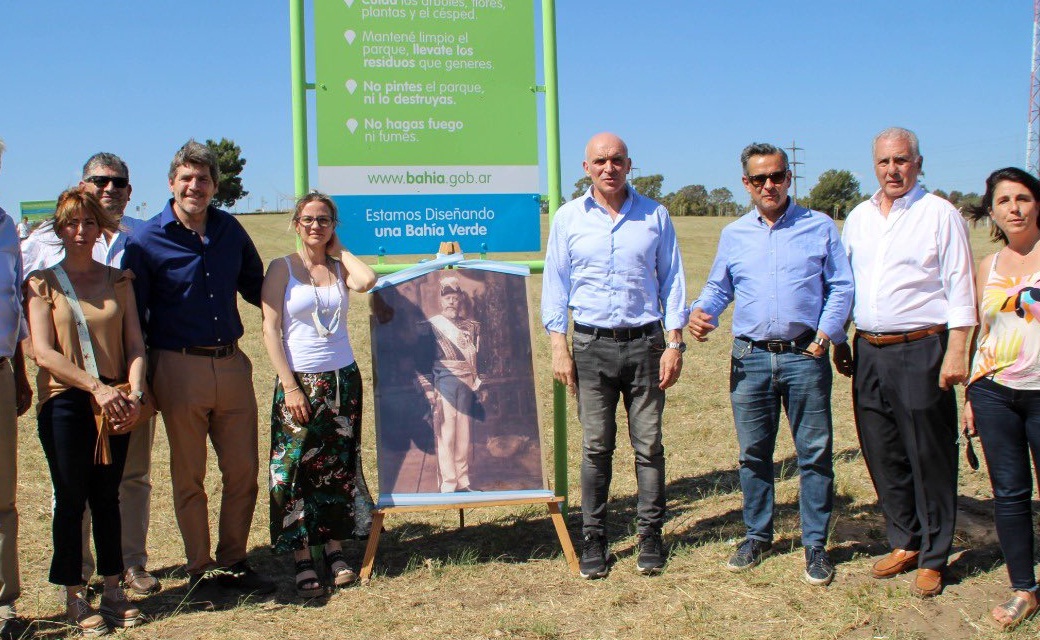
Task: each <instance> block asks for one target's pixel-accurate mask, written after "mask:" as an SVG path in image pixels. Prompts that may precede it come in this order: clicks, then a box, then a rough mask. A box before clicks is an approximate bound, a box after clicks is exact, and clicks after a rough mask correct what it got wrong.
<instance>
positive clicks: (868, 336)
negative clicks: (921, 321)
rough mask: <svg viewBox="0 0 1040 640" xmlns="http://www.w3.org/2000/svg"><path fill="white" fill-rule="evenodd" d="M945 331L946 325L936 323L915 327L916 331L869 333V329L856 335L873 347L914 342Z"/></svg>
mask: <svg viewBox="0 0 1040 640" xmlns="http://www.w3.org/2000/svg"><path fill="white" fill-rule="evenodd" d="M944 331H946V325H944V324H937V325H933V326H931V327H925V328H924V329H917V330H916V331H906V332H903V333H870V332H869V331H857V332H856V337H858V338H863V339H864V340H866V341H867V342H869V343H870V344H872V345H874V346H875V347H887V346H890V345H893V344H905V343H907V342H914V341H916V340H921V339H922V338H927V337H928V336H934V335H936V334H939V333H942V332H944Z"/></svg>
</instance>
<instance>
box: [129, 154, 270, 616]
mask: <svg viewBox="0 0 1040 640" xmlns="http://www.w3.org/2000/svg"><path fill="white" fill-rule="evenodd" d="M219 179H220V175H219V170H218V168H217V158H216V155H215V154H214V153H213V151H211V150H210V149H209V148H208V147H207V146H205V145H202V144H199V143H198V142H195V141H194V140H189V141H188V142H187V144H185V145H184V146H183V147H181V149H180V151H178V152H177V154H176V155H175V156H174V158H173V162H171V163H170V173H169V180H170V192H171V193H173V198H172V199H170V201H169V203H168V204H167V205H166V208H165V209H163V211H162V213H160V214H159V215H158V216H156V217H154V218H152V219H151V220H149V221H148V222H147V223H145V224H144V225H142V226H140V227H138V228H137V229H136V230H135V231H134V234H133V236H132V237H131V238H130V240H129V241H128V242H127V246H126V259H125V260H126V261H125V265H126V267H127V268H129V269H130V270H132V271H133V272H134V274H135V275H136V278H135V280H134V293H135V294H136V296H137V304H138V308H139V310H140V315H141V325H142V327H143V328H144V330H145V342H146V343H147V345H148V348H149V361H150V362H149V369H150V371H151V372H152V382H151V384H152V389H153V391H154V393H155V398H156V403H157V405H158V407H159V409H160V410H161V411H162V414H163V422H164V423H165V424H166V434H167V437H168V439H169V441H170V474H171V478H172V480H173V501H174V509H175V511H176V514H177V524H178V525H179V526H180V529H181V536H182V537H183V538H184V549H185V553H186V555H187V557H188V566H187V570H188V574H189V575H190V576H191V586H192V588H193V590H199V589H202V588H208V587H210V586H212V585H213V583H212V582H211V581H208V580H205V579H204V574H205V573H206V571H208V570H210V569H213V568H216V567H220V568H222V569H225V571H223V572H221V575H220V576H219V578H218V580H217V583H218V584H219V585H220V586H222V587H226V588H232V589H237V590H240V591H244V592H246V593H269V592H271V591H273V590H274V588H275V586H274V583H273V582H271V581H270V580H268V579H267V578H264V577H262V576H260V575H258V574H256V573H255V572H254V571H253V570H252V569H251V568H250V567H249V565H248V564H247V563H246V552H247V545H248V542H249V527H250V524H251V523H252V520H253V510H254V508H255V507H256V497H257V490H258V489H257V473H258V470H259V459H258V457H257V410H256V396H255V395H254V393H253V367H252V363H250V361H249V358H248V357H246V355H245V354H244V353H242V352H241V351H239V350H238V346H237V341H238V339H239V338H241V337H242V332H243V328H242V319H241V318H240V317H239V315H238V294H239V293H241V294H242V297H243V298H245V299H246V302H249V303H251V304H254V305H257V306H259V305H260V287H261V285H262V284H263V263H262V262H261V261H260V255H259V254H258V253H257V251H256V247H255V246H254V245H253V242H252V240H250V239H249V236H248V235H247V234H246V231H245V229H243V228H242V225H241V224H239V222H238V221H237V220H235V219H234V218H233V217H231V215H230V214H228V213H226V212H224V211H221V210H220V209H217V208H216V207H214V206H211V205H210V202H211V201H212V199H213V196H214V195H215V194H216V192H217V184H218V183H219ZM207 436H208V437H209V439H210V440H211V441H212V442H213V448H214V450H215V451H216V453H217V464H218V465H219V466H220V472H221V481H222V489H221V502H220V523H219V529H218V531H219V539H218V542H217V549H216V560H215V561H214V557H213V556H212V555H210V537H209V512H208V508H207V496H206V490H205V486H204V480H205V476H206V438H207ZM193 595H196V596H197V595H199V594H198V593H197V591H196V592H195V593H193Z"/></svg>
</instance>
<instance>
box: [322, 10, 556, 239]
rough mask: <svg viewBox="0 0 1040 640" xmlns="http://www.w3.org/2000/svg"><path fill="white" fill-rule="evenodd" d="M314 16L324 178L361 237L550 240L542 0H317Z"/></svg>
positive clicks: (351, 230)
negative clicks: (540, 99)
mask: <svg viewBox="0 0 1040 640" xmlns="http://www.w3.org/2000/svg"><path fill="white" fill-rule="evenodd" d="M314 21H315V55H316V80H317V84H318V90H317V111H318V113H317V115H318V165H319V166H318V182H319V186H320V188H321V189H322V190H323V191H325V192H327V193H329V194H330V195H332V196H334V198H335V199H336V201H337V205H338V206H339V207H340V209H341V216H340V217H341V231H342V236H343V237H344V240H345V241H347V242H348V246H350V247H351V249H353V250H354V251H356V252H358V253H365V254H373V253H428V252H429V251H430V250H431V249H435V248H436V242H434V241H439V240H458V241H460V243H461V244H462V247H463V250H464V251H481V250H487V251H530V250H537V249H538V248H539V238H540V236H539V232H538V211H539V201H538V196H537V194H538V191H539V189H538V174H539V172H538V137H537V111H536V95H535V93H534V91H533V87H534V84H535V56H534V51H535V48H534V45H535V43H534V27H535V24H534V4H533V0H317V1H316V3H315V12H314ZM348 238H349V240H347V239H348Z"/></svg>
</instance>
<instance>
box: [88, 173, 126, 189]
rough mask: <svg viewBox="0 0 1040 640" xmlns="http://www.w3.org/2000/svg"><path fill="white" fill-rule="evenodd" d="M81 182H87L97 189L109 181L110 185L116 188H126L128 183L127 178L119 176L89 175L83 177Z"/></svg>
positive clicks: (102, 187) (106, 184)
mask: <svg viewBox="0 0 1040 640" xmlns="http://www.w3.org/2000/svg"><path fill="white" fill-rule="evenodd" d="M83 182H89V183H90V184H92V185H94V186H95V187H97V188H98V189H104V188H105V187H107V186H108V183H109V182H111V183H112V186H113V187H115V188H116V189H126V186H127V185H128V184H130V180H129V179H128V178H120V177H119V176H90V177H87V178H83Z"/></svg>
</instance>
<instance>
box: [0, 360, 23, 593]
mask: <svg viewBox="0 0 1040 640" xmlns="http://www.w3.org/2000/svg"><path fill="white" fill-rule="evenodd" d="M16 406H17V402H16V400H15V387H14V369H12V368H11V360H10V358H8V359H7V360H5V361H4V363H3V364H2V365H0V608H3V607H4V606H6V605H10V604H11V603H13V602H14V601H15V599H16V598H17V597H18V594H19V593H21V590H22V587H21V579H20V578H19V575H18V509H17V508H16V507H15V487H16V486H17V484H18V416H17V415H16V412H15V407H16Z"/></svg>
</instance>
